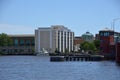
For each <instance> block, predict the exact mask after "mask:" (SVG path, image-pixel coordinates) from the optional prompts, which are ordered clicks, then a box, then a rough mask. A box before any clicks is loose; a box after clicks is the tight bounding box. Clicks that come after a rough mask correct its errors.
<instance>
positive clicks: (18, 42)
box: [0, 34, 35, 55]
mask: <svg viewBox="0 0 120 80" xmlns="http://www.w3.org/2000/svg"><path fill="white" fill-rule="evenodd" d="M8 36H9V37H10V38H11V39H12V41H13V44H12V45H11V46H2V47H0V50H1V51H2V52H3V54H9V55H10V54H34V46H35V42H34V37H35V36H34V35H26V34H25V35H8Z"/></svg>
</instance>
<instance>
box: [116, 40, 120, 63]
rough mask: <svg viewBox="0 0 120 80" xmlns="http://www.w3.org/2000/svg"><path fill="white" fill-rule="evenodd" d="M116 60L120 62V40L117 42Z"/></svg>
mask: <svg viewBox="0 0 120 80" xmlns="http://www.w3.org/2000/svg"><path fill="white" fill-rule="evenodd" d="M116 62H117V63H120V42H118V43H117V44H116Z"/></svg>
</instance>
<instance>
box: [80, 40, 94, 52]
mask: <svg viewBox="0 0 120 80" xmlns="http://www.w3.org/2000/svg"><path fill="white" fill-rule="evenodd" d="M80 49H81V50H85V51H86V52H87V51H92V52H94V51H95V50H96V47H95V44H94V43H93V42H87V41H85V42H83V43H81V44H80Z"/></svg>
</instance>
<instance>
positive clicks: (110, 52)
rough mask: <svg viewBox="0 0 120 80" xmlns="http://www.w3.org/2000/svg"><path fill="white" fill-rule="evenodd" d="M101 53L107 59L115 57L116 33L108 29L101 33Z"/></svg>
mask: <svg viewBox="0 0 120 80" xmlns="http://www.w3.org/2000/svg"><path fill="white" fill-rule="evenodd" d="M99 36H100V52H101V54H102V55H104V56H105V57H115V42H114V31H113V30H110V29H108V28H105V29H103V30H100V31H99Z"/></svg>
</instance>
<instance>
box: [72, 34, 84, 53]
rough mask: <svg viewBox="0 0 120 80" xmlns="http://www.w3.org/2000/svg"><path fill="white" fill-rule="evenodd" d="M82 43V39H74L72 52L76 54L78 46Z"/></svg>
mask: <svg viewBox="0 0 120 80" xmlns="http://www.w3.org/2000/svg"><path fill="white" fill-rule="evenodd" d="M82 42H84V40H83V39H82V37H79V36H78V37H74V51H75V52H78V51H79V50H80V44H81V43H82Z"/></svg>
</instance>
